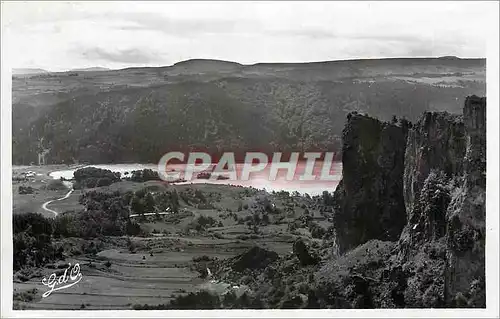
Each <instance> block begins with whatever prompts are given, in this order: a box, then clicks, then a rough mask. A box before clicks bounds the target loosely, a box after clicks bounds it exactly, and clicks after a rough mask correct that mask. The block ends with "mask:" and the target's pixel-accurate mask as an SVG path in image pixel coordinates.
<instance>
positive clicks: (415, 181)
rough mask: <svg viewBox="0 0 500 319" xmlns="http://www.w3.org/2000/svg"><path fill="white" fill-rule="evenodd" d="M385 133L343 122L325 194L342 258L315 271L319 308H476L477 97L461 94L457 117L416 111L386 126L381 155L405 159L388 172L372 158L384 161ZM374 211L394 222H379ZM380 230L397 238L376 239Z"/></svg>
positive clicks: (480, 285)
mask: <svg viewBox="0 0 500 319" xmlns="http://www.w3.org/2000/svg"><path fill="white" fill-rule="evenodd" d="M353 119H354V122H353ZM374 123H376V124H374ZM387 127H390V126H389V125H388V124H382V123H379V122H378V121H376V120H373V119H368V118H364V117H362V118H361V117H359V116H355V117H351V118H350V119H349V120H348V123H347V126H346V129H345V131H344V159H345V161H344V168H343V169H344V171H343V174H344V180H343V182H342V184H341V185H339V187H338V188H337V191H336V194H335V195H336V200H337V202H336V204H335V216H336V217H335V219H336V222H339V223H338V224H336V225H335V236H336V238H335V239H336V240H335V241H336V243H337V246H338V249H339V251H340V252H341V254H342V255H341V256H340V257H338V258H332V259H331V260H330V261H327V262H325V264H324V266H323V267H322V269H321V270H320V271H319V272H318V274H317V282H318V295H319V296H321V298H320V302H322V303H324V304H325V305H332V304H333V305H342V307H357V308H359V307H363V308H366V307H485V268H484V267H485V250H484V247H485V213H486V210H485V203H486V192H485V185H486V130H485V128H486V99H485V98H479V97H476V96H471V97H468V98H467V99H466V101H465V106H464V108H463V115H461V116H456V115H451V114H448V113H446V112H426V113H424V114H423V116H422V117H421V118H420V120H419V121H417V122H416V124H415V125H412V128H411V129H409V131H408V133H407V134H406V132H405V131H404V129H403V128H400V129H399V131H398V130H397V129H396V128H394V129H392V130H393V135H391V136H390V138H388V139H387V142H386V144H385V145H387V146H388V148H387V149H386V151H390V152H392V153H393V154H394V155H393V156H394V159H396V158H398V159H399V156H398V155H396V154H399V152H404V154H405V155H404V158H403V159H402V160H400V162H397V163H398V164H397V165H394V166H393V168H395V171H394V172H392V171H391V174H390V175H389V166H383V165H380V163H381V162H380V160H377V161H375V160H374V159H380V158H381V157H384V156H387V155H385V154H381V152H380V149H379V145H380V138H379V137H378V136H381V135H382V132H383V131H384V129H387ZM377 128H378V131H377ZM362 131H365V132H362ZM406 135H407V138H406V147H405V146H401V144H400V142H399V139H400V138H401V137H402V136H406ZM368 143H373V146H372V148H371V149H368V152H367V147H366V146H365V145H366V144H368ZM396 148H398V150H396ZM401 162H402V163H401ZM370 168H371V169H370ZM372 170H377V171H378V172H377V173H374V172H373V171H372ZM384 170H385V172H384ZM355 179H357V180H358V182H357V183H359V184H356V182H355V181H354V180H355ZM380 185H385V188H387V187H390V188H391V189H392V193H391V196H381V194H383V192H381V191H380V189H385V188H384V187H383V188H380ZM353 192H357V194H355V193H353ZM398 196H401V197H399V198H398ZM401 203H402V204H401ZM384 206H385V207H387V209H389V208H391V209H390V210H389V211H390V212H391V213H390V216H392V217H393V218H394V220H384V219H383V218H380V217H381V216H384V215H383V214H381V211H384V210H383V207H384ZM370 214H371V215H370ZM401 214H402V215H405V217H404V218H402V217H401ZM402 220H403V226H402V225H401V221H402ZM384 228H385V229H391V230H392V231H393V232H395V231H396V230H397V229H398V228H399V230H400V234H399V235H397V236H394V235H393V236H387V237H385V238H384V237H383V236H381V233H380V231H381V230H383V229H384ZM401 229H402V231H401ZM367 234H370V235H368V236H367ZM370 239H383V240H385V241H378V240H370ZM395 239H396V240H397V241H395ZM398 239H399V240H398ZM360 244H362V245H361V246H359V245H360ZM351 247H352V248H353V249H350V248H351ZM381 247H384V248H383V249H382V248H381Z"/></svg>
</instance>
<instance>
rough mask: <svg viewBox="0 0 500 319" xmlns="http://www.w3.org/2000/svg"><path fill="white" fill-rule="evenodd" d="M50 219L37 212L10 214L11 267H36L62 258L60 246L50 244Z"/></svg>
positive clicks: (51, 229)
mask: <svg viewBox="0 0 500 319" xmlns="http://www.w3.org/2000/svg"><path fill="white" fill-rule="evenodd" d="M52 231H53V226H52V222H51V220H49V219H47V218H45V217H43V216H42V215H41V214H38V213H26V214H15V215H13V216H12V233H13V253H14V254H13V269H14V271H16V270H19V269H21V268H23V267H37V266H41V265H43V264H46V263H48V262H50V261H53V260H56V259H59V258H62V248H58V247H55V246H54V245H52V241H51V235H52Z"/></svg>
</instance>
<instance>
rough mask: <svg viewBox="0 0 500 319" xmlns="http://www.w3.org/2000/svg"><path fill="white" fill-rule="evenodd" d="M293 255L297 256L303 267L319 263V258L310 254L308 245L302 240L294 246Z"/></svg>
mask: <svg viewBox="0 0 500 319" xmlns="http://www.w3.org/2000/svg"><path fill="white" fill-rule="evenodd" d="M293 253H294V255H295V256H297V258H298V259H299V261H300V264H301V265H302V266H307V265H315V264H317V263H318V262H319V259H318V257H317V256H314V255H312V254H311V253H310V252H309V249H308V248H307V245H306V244H305V243H304V241H302V239H298V240H297V241H295V243H294V244H293Z"/></svg>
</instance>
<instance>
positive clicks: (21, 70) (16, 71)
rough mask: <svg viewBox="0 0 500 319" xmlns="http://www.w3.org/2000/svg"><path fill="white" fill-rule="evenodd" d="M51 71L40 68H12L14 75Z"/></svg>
mask: <svg viewBox="0 0 500 319" xmlns="http://www.w3.org/2000/svg"><path fill="white" fill-rule="evenodd" d="M43 73H49V71H47V70H44V69H38V68H15V69H12V75H25V74H43Z"/></svg>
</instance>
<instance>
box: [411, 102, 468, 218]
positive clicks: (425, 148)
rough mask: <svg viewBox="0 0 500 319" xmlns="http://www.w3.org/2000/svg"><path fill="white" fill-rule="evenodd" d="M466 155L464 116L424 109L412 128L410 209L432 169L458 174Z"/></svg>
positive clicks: (449, 174) (451, 174)
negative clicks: (424, 111) (425, 110)
mask: <svg viewBox="0 0 500 319" xmlns="http://www.w3.org/2000/svg"><path fill="white" fill-rule="evenodd" d="M464 155H465V136H464V124H463V121H462V116H460V115H452V114H449V113H446V112H426V113H424V115H423V116H422V118H420V120H419V121H418V122H417V123H416V124H415V125H414V126H413V129H411V130H410V131H409V132H408V140H407V145H406V154H405V170H404V195H405V204H406V210H407V212H411V211H412V210H413V206H414V204H415V202H416V200H417V199H418V197H419V194H420V191H421V190H422V187H423V185H424V181H425V180H426V179H427V176H428V175H429V173H430V172H431V170H441V171H443V172H444V173H445V174H446V175H447V176H448V177H451V176H453V175H456V174H457V173H459V172H461V171H462V166H463V159H464ZM408 217H409V218H408V219H410V218H411V216H408Z"/></svg>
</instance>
